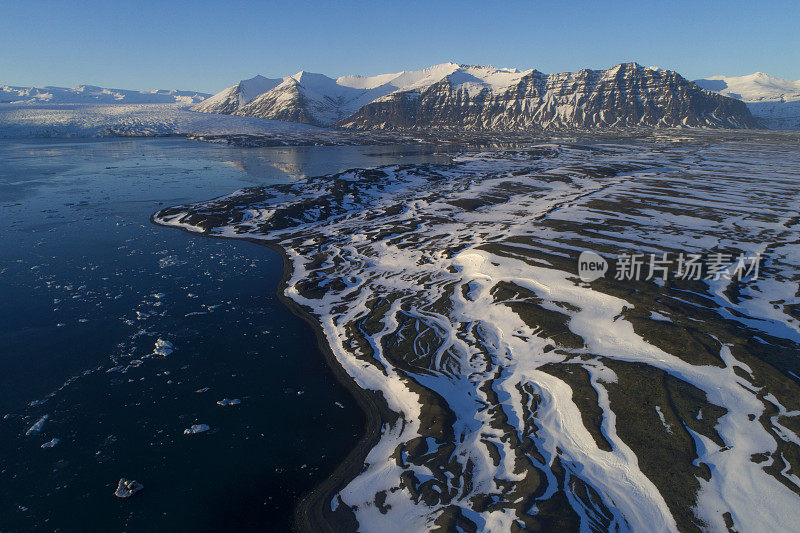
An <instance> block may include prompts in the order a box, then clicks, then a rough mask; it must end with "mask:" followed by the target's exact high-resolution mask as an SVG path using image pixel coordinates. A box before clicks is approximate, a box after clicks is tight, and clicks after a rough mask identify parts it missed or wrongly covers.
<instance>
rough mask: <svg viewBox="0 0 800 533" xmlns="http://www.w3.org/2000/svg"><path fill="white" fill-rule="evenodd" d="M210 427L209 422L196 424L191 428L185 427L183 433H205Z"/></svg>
mask: <svg viewBox="0 0 800 533" xmlns="http://www.w3.org/2000/svg"><path fill="white" fill-rule="evenodd" d="M209 429H211V428H210V427H209V426H208V424H195V425H193V426H192V427H190V428H187V429H184V430H183V434H184V435H194V434H196V433H203V432H205V431H208V430H209Z"/></svg>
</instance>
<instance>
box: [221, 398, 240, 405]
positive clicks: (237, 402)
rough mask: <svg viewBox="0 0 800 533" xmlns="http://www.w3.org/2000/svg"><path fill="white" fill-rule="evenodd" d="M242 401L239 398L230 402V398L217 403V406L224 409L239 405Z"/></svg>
mask: <svg viewBox="0 0 800 533" xmlns="http://www.w3.org/2000/svg"><path fill="white" fill-rule="evenodd" d="M240 403H242V401H241V400H240V399H239V398H233V399H231V400H229V399H228V398H223V399H222V400H220V401H218V402H217V405H220V406H222V407H229V406H231V405H239V404H240Z"/></svg>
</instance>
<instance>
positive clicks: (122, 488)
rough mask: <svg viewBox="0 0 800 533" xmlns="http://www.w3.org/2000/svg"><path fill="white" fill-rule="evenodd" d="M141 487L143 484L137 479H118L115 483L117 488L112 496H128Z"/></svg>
mask: <svg viewBox="0 0 800 533" xmlns="http://www.w3.org/2000/svg"><path fill="white" fill-rule="evenodd" d="M143 488H144V485H142V484H141V483H139V482H138V481H135V480H133V479H125V478H122V479H120V480H119V484H118V485H117V490H116V491H115V492H114V496H116V497H117V498H130V497H131V496H133V495H134V494H136V493H137V492H139V491H140V490H142V489H143Z"/></svg>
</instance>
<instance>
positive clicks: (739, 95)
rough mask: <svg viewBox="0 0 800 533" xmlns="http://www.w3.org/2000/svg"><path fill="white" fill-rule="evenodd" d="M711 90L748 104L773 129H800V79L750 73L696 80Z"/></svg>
mask: <svg viewBox="0 0 800 533" xmlns="http://www.w3.org/2000/svg"><path fill="white" fill-rule="evenodd" d="M694 82H695V83H696V84H697V85H699V86H700V87H702V88H704V89H707V90H709V91H715V92H718V93H719V94H723V95H725V96H729V97H731V98H736V99H738V100H742V101H743V102H745V103H747V107H748V108H749V109H750V112H751V113H752V114H753V115H754V116H756V117H757V118H759V119H761V120H762V121H763V122H764V123H765V124H766V125H767V126H768V127H770V128H773V129H800V80H798V81H791V80H783V79H781V78H775V77H773V76H769V75H767V74H764V73H763V72H756V73H755V74H750V75H748V76H721V75H717V76H711V77H709V78H704V79H700V80H695V81H694Z"/></svg>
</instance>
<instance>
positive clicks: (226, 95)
mask: <svg viewBox="0 0 800 533" xmlns="http://www.w3.org/2000/svg"><path fill="white" fill-rule="evenodd" d="M282 81H283V80H281V79H270V78H265V77H264V76H255V77H253V78H250V79H249V80H242V81H240V82H239V83H237V84H236V85H234V86H233V87H228V88H227V89H224V90H222V91H220V92H218V93H217V94H215V95H214V96H212V97H210V98H206V99H205V100H203V101H202V102H200V103H199V104H197V105H195V106H194V107H192V111H200V112H201V113H222V114H225V115H232V114H233V113H235V112H236V111H237V110H238V109H239V108H240V107H242V106H244V105H246V104H247V103H249V102H250V101H251V100H253V99H254V98H256V97H257V96H258V95H260V94H262V93H265V92H267V91H269V90H270V89H273V88H275V87H277V86H278V84H280V83H281V82H282Z"/></svg>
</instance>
